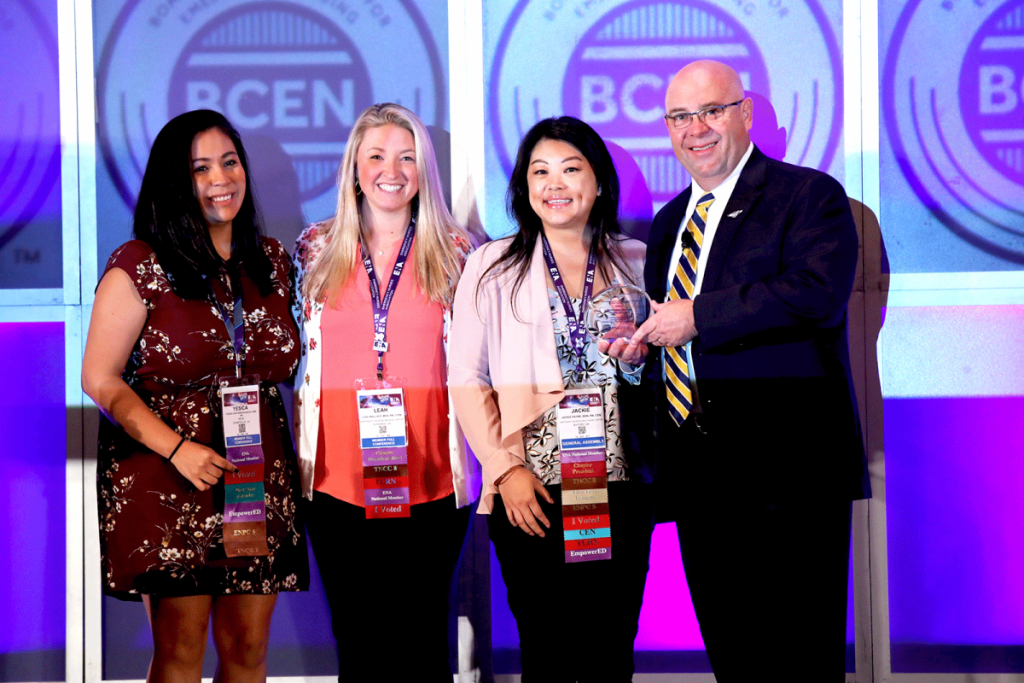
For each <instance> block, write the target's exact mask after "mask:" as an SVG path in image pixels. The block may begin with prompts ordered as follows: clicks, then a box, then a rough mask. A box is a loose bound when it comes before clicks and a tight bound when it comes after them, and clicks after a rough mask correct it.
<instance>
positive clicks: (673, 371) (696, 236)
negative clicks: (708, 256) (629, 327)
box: [665, 192, 715, 426]
mask: <svg viewBox="0 0 1024 683" xmlns="http://www.w3.org/2000/svg"><path fill="white" fill-rule="evenodd" d="M714 201H715V196H714V195H713V194H711V193H710V192H708V193H707V194H706V195H704V196H703V197H701V198H700V201H698V202H697V208H696V209H695V210H694V212H693V215H692V216H690V220H688V221H687V222H686V228H684V229H683V234H682V236H681V240H682V243H683V253H682V254H681V255H680V257H679V263H677V264H676V270H675V272H674V273H673V274H672V287H671V288H670V289H669V292H668V300H669V301H675V300H676V299H692V298H693V289H694V287H696V286H697V260H698V259H699V258H700V248H701V245H702V244H703V243H704V225H705V224H706V222H707V220H708V207H710V206H711V204H712V202H714ZM665 392H666V394H667V395H668V412H669V414H670V415H671V416H672V421H673V422H675V423H676V425H677V426H682V424H683V422H684V421H685V420H686V416H687V415H689V414H690V411H691V410H693V391H692V388H691V387H690V364H689V363H687V361H686V347H685V346H666V347H665Z"/></svg>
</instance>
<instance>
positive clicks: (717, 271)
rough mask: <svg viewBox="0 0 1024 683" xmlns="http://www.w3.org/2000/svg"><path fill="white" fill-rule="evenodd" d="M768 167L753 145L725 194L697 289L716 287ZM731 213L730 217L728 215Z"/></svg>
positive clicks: (766, 160) (712, 288) (762, 155)
mask: <svg viewBox="0 0 1024 683" xmlns="http://www.w3.org/2000/svg"><path fill="white" fill-rule="evenodd" d="M767 168H768V157H766V156H765V155H764V154H762V153H761V150H759V149H758V148H757V147H754V151H753V152H751V154H750V158H749V159H747V164H746V165H745V166H744V167H743V171H741V172H740V177H739V179H737V181H736V187H735V188H734V189H733V191H732V195H731V196H730V197H729V203H728V205H726V207H725V213H724V214H722V220H721V221H719V223H718V229H717V230H715V237H714V239H713V240H712V241H711V253H710V254H708V262H707V266H706V267H705V268H706V269H705V271H704V279H703V280H702V281H701V286H700V288H701V291H702V292H710V291H712V290H714V289H715V288H716V287H717V286H718V278H719V277H720V276H721V274H722V267H723V266H724V265H725V256H726V254H728V253H729V246H730V245H731V244H732V241H733V238H735V237H736V233H737V232H738V231H739V229H740V226H742V225H743V224H744V223H745V222H746V220H747V219H748V218H749V217H750V214H751V207H753V206H754V204H755V202H757V200H758V199H759V198H760V197H761V193H762V192H763V190H764V180H765V173H766V172H767ZM730 216H731V217H730Z"/></svg>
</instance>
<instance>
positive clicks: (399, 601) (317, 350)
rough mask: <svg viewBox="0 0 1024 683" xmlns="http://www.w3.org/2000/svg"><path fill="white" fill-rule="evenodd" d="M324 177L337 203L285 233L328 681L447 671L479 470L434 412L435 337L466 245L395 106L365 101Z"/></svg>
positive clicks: (445, 674) (453, 428)
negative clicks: (290, 238)
mask: <svg viewBox="0 0 1024 683" xmlns="http://www.w3.org/2000/svg"><path fill="white" fill-rule="evenodd" d="M338 177H339V189H338V209H337V214H336V215H335V217H334V218H332V219H330V220H327V221H324V222H322V223H317V224H314V225H312V226H310V227H309V228H308V229H307V230H306V231H305V232H304V233H303V235H302V236H301V237H300V238H299V240H298V242H297V244H296V249H295V265H296V274H297V282H296V296H297V300H296V303H295V306H294V313H295V317H296V320H297V322H298V324H299V329H300V335H301V339H302V356H301V360H300V365H299V370H298V374H297V378H296V385H295V437H296V441H297V444H298V452H299V466H300V472H301V475H302V488H303V494H304V495H305V496H306V498H308V499H309V500H311V501H312V503H311V504H310V505H309V515H308V517H307V527H308V529H309V533H310V539H311V541H312V543H313V551H314V554H315V556H316V560H317V565H318V567H319V570H320V576H321V578H322V579H323V583H324V590H325V592H326V594H327V600H328V603H329V605H330V609H331V619H332V625H333V629H334V634H335V638H336V639H337V641H338V648H339V659H340V661H341V662H342V663H341V666H340V672H339V673H340V676H339V678H341V677H344V678H346V679H349V680H375V679H377V678H378V676H379V674H380V672H381V671H382V670H384V671H387V674H388V676H389V677H392V678H393V679H394V680H417V681H435V680H436V681H446V682H450V681H451V677H452V673H451V668H450V665H449V660H448V640H447V634H448V589H449V586H450V584H451V579H452V576H453V574H454V571H455V567H456V565H457V563H458V559H459V554H460V552H461V548H462V545H463V541H464V539H465V535H466V531H467V529H468V524H469V510H470V508H469V504H470V503H471V502H473V500H474V499H475V496H476V494H477V491H478V490H479V476H478V474H477V468H476V467H475V464H474V463H473V462H472V461H471V460H470V459H468V458H467V456H466V451H465V442H464V439H463V437H462V432H461V430H460V428H459V424H458V422H457V420H456V419H455V418H454V415H452V416H451V417H449V414H450V410H449V399H448V383H447V349H446V346H447V332H448V327H449V323H450V319H451V302H452V299H453V297H454V293H455V287H456V285H457V283H458V281H459V276H460V274H461V271H462V267H463V264H464V263H465V259H466V256H467V255H468V254H469V252H470V250H471V247H470V243H469V240H468V239H467V238H466V235H465V233H464V232H463V231H462V230H461V229H460V228H459V227H458V225H456V223H455V221H454V220H453V219H452V217H451V214H450V213H449V212H448V209H447V208H446V206H445V204H444V201H443V198H442V195H441V184H440V177H439V174H438V171H437V164H436V161H435V158H434V151H433V147H432V145H431V142H430V138H429V136H428V134H427V131H426V128H425V127H424V125H423V123H422V122H421V121H420V120H419V119H418V118H417V117H416V115H415V114H413V113H412V112H411V111H409V110H408V109H405V108H404V107H401V106H399V105H395V104H377V105H374V106H372V107H369V108H368V109H367V110H366V111H364V112H363V113H362V114H361V115H360V117H359V119H358V120H357V121H356V123H355V125H354V127H353V128H352V133H351V135H350V136H349V140H348V144H347V146H346V149H345V155H344V158H343V159H342V162H341V168H340V170H339V173H338ZM382 416H383V417H382ZM403 421H404V424H403ZM370 430H372V432H373V433H372V434H371V433H370ZM378 430H379V431H378ZM399 432H401V434H400V435H399ZM374 435H376V436H379V437H380V439H383V440H380V439H378V440H375V439H374V438H371V437H372V436H374ZM382 634H386V635H382ZM396 655H399V656H396Z"/></svg>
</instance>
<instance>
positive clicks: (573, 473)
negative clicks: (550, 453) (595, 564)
mask: <svg viewBox="0 0 1024 683" xmlns="http://www.w3.org/2000/svg"><path fill="white" fill-rule="evenodd" d="M556 415H557V419H558V441H559V447H560V449H561V461H562V526H563V529H564V540H565V561H566V562H589V561H592V560H609V559H611V557H612V533H611V523H610V517H609V515H608V475H607V472H606V468H605V447H606V446H605V431H604V424H605V423H604V404H603V402H602V400H601V390H600V389H598V388H596V387H588V388H585V389H568V390H566V392H565V396H564V397H563V398H562V400H561V402H560V403H559V404H558V409H557V411H556Z"/></svg>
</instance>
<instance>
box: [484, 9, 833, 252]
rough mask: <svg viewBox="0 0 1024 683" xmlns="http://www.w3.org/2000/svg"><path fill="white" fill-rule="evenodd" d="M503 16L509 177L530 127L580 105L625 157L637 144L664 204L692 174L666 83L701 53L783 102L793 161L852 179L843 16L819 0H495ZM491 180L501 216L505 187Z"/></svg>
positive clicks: (494, 87)
mask: <svg viewBox="0 0 1024 683" xmlns="http://www.w3.org/2000/svg"><path fill="white" fill-rule="evenodd" d="M492 17H493V20H492ZM492 25H493V26H500V27H501V30H500V32H496V34H491V33H489V36H488V37H490V38H491V41H490V45H493V53H492V56H491V57H490V59H491V71H490V82H489V89H488V111H489V118H490V121H489V123H490V132H491V136H490V140H489V142H491V143H492V144H493V154H494V155H495V157H496V159H495V161H496V162H497V163H496V164H494V165H493V166H496V168H494V170H496V171H499V173H500V175H501V180H503V181H504V182H507V179H508V174H509V173H510V172H511V168H512V166H513V165H514V160H515V153H516V148H517V146H518V143H519V140H520V138H521V137H522V135H523V134H524V133H525V132H526V131H527V130H528V129H529V128H530V126H531V125H533V124H534V123H536V122H537V121H538V120H540V119H542V118H545V117H547V116H554V115H560V114H568V115H572V116H576V117H579V118H581V119H583V120H584V121H586V122H587V123H589V124H590V125H591V126H593V127H594V129H595V130H597V132H598V133H599V134H600V135H601V136H602V137H603V138H604V139H605V141H606V142H609V143H612V145H610V147H612V151H613V155H615V147H616V146H617V147H619V148H621V149H623V150H625V151H626V152H628V155H629V157H631V158H632V160H633V162H635V163H636V165H637V166H638V167H639V170H640V172H641V173H642V175H643V178H644V179H645V180H646V184H647V187H648V189H649V191H650V195H651V200H652V201H653V206H654V208H655V209H657V208H660V207H661V206H662V205H664V204H665V203H666V202H667V201H669V200H670V199H671V198H672V197H674V196H675V195H676V194H678V193H679V192H681V191H682V190H683V189H685V188H686V187H687V185H688V184H689V177H688V175H687V174H686V171H685V170H684V169H683V167H682V165H680V164H679V162H678V161H677V160H676V158H675V156H674V154H673V152H672V148H671V144H670V141H669V138H668V135H667V132H666V129H665V123H664V120H663V118H662V117H663V115H664V114H665V89H666V87H667V85H668V82H669V80H670V79H671V77H672V76H673V75H674V74H675V72H676V71H678V70H679V69H680V68H682V67H683V66H684V65H686V64H687V63H689V62H691V61H695V60H698V59H716V60H719V61H723V62H725V63H727V64H729V65H730V66H732V67H734V68H735V69H736V70H737V71H738V72H739V74H740V77H741V79H742V81H743V85H744V88H745V89H746V90H748V91H752V92H755V93H758V94H760V95H763V96H764V97H765V98H767V99H768V100H770V101H771V103H772V105H773V107H774V109H775V113H776V115H777V118H778V122H779V125H780V126H783V127H784V128H786V131H787V137H788V141H787V145H786V152H785V159H786V160H787V161H790V162H792V163H798V164H802V165H805V166H813V167H817V168H821V169H823V170H827V171H829V172H831V173H832V174H833V175H837V177H839V178H840V179H841V173H842V167H841V159H840V160H839V162H840V163H835V164H834V163H833V162H834V161H836V151H837V149H838V147H839V144H840V141H841V133H842V130H841V128H842V118H841V117H842V67H841V62H840V56H841V53H840V48H839V44H838V42H837V39H836V36H837V33H838V32H837V30H836V28H835V27H837V26H838V25H839V17H838V16H829V15H827V14H826V13H825V12H824V11H823V10H822V8H821V7H820V6H819V5H818V4H817V2H816V1H815V0H708V1H701V0H674V1H671V2H665V1H663V0H662V1H654V0H604V1H596V0H579V1H577V2H571V1H570V0H532V1H530V0H523V1H520V2H518V3H516V4H514V5H512V3H509V2H488V3H486V4H485V26H488V27H489V26H492ZM488 30H489V29H488ZM490 45H488V47H490ZM759 114H761V115H765V114H766V113H765V112H763V111H759V110H756V109H755V118H756V117H757V116H758V115H759ZM617 165H619V164H617ZM491 169H492V165H489V167H488V170H489V171H491ZM618 170H619V172H620V175H621V174H622V172H623V169H622V168H619V169H618ZM488 184H489V186H490V187H491V188H492V191H489V195H488V196H489V197H493V199H489V201H488V206H489V207H492V208H490V209H488V214H491V215H493V210H494V209H493V207H494V206H495V202H496V201H497V198H498V197H500V196H501V192H502V191H503V188H499V187H498V183H495V184H494V185H491V180H490V179H489V181H488ZM624 200H625V201H627V202H628V201H629V198H628V197H624ZM498 203H499V204H500V202H498ZM506 224H507V222H506ZM492 234H493V233H492Z"/></svg>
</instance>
